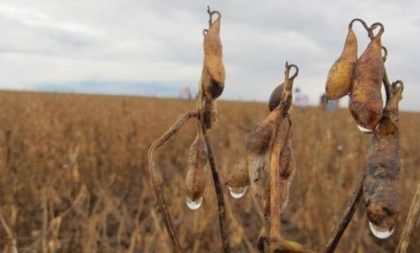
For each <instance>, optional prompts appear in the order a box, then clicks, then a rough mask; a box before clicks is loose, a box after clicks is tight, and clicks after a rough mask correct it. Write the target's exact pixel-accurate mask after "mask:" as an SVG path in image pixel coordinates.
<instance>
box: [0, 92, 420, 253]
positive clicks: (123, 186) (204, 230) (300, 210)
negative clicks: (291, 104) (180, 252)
mask: <svg viewBox="0 0 420 253" xmlns="http://www.w3.org/2000/svg"><path fill="white" fill-rule="evenodd" d="M0 104H1V106H0V214H1V216H2V217H3V218H4V219H3V221H4V222H2V224H0V251H3V252H6V251H7V250H8V249H10V247H11V246H12V244H13V241H12V240H11V239H10V238H9V235H8V234H7V233H6V230H5V229H4V228H5V227H8V228H9V229H10V233H11V235H12V236H13V238H14V239H15V240H16V244H17V247H18V248H19V252H40V251H41V250H42V249H44V250H45V249H47V248H50V249H54V248H56V249H57V252H171V245H170V241H169V238H168V236H167V233H166V230H165V227H164V224H163V221H162V219H161V216H160V213H159V212H158V209H157V203H156V200H155V196H154V193H153V190H152V188H151V183H150V182H149V179H148V172H147V150H148V147H149V145H150V144H151V142H152V141H153V140H154V139H156V138H158V137H159V136H160V135H161V134H162V133H163V132H164V131H166V129H167V128H168V127H169V126H170V125H171V124H172V123H173V122H174V121H175V119H176V118H177V116H178V115H179V114H181V113H183V112H186V111H188V110H191V109H192V108H194V102H192V101H183V100H176V99H158V98H141V97H122V96H121V97H118V96H93V95H74V94H55V93H28V92H0ZM218 110H219V120H218V122H217V124H216V126H215V128H214V130H212V131H211V132H210V138H211V141H212V143H213V148H214V153H215V156H216V162H217V167H218V169H219V171H220V173H221V178H222V181H223V182H225V180H226V179H227V175H228V171H229V170H230V169H231V168H233V167H234V166H235V165H236V164H237V163H239V162H240V161H241V160H243V159H244V158H245V145H244V144H245V137H246V134H247V133H248V132H249V131H250V130H251V129H252V128H253V127H255V125H256V124H257V123H258V122H259V121H260V120H261V119H262V118H264V116H265V115H266V114H267V108H266V105H265V104H262V103H253V102H227V101H222V102H219V104H218ZM291 114H292V120H293V144H294V150H295V158H296V171H297V172H296V175H295V177H294V180H293V182H292V187H291V197H290V200H289V205H288V207H287V209H286V211H285V213H284V221H283V223H284V226H283V230H284V233H285V236H286V237H287V239H291V240H296V241H299V242H301V243H303V244H304V245H306V246H308V247H309V248H312V249H313V250H315V251H321V250H322V249H323V248H324V247H325V245H326V243H327V240H328V238H329V236H330V235H331V233H332V229H333V228H334V226H335V224H337V221H338V219H339V218H340V216H341V214H342V212H343V209H344V207H345V204H346V202H347V199H348V198H349V196H350V194H351V192H352V191H353V189H354V187H355V185H356V183H357V181H358V179H359V176H360V174H361V173H362V170H363V164H364V160H365V158H366V151H367V147H368V142H369V138H370V136H369V135H365V134H362V133H360V132H359V131H358V130H357V128H356V126H355V124H354V123H353V120H352V119H351V117H350V115H349V113H348V111H347V110H346V109H340V110H339V111H338V112H337V113H334V114H328V113H326V112H324V111H322V110H321V109H319V108H316V107H310V108H307V109H306V110H305V111H301V110H298V109H294V110H293V111H292V112H291ZM400 126H401V127H400V128H401V156H402V171H401V205H402V210H403V212H402V215H401V217H400V222H399V224H398V227H397V228H396V230H395V232H394V235H393V236H392V237H391V238H390V239H389V240H378V239H375V238H374V237H373V236H372V235H371V234H370V232H369V228H368V225H367V219H366V216H365V214H364V208H363V206H362V205H361V206H360V208H359V209H358V211H357V212H356V215H355V217H354V219H353V221H352V222H351V224H350V226H349V228H348V229H347V231H346V232H345V234H344V237H343V239H342V241H341V242H340V244H339V247H338V249H337V252H343V253H344V252H358V253H359V252H393V249H394V248H395V247H396V245H397V243H398V238H399V233H400V232H401V229H402V227H403V224H404V222H405V218H406V215H407V211H408V208H409V205H410V201H411V198H412V197H413V194H414V192H415V186H416V183H417V182H418V181H419V180H420V170H419V169H418V165H419V164H420V154H419V150H420V142H419V140H420V114H418V113H409V112H403V113H401V120H400ZM194 135H195V124H194V123H193V122H190V123H188V124H187V125H186V126H185V127H184V128H183V129H182V130H181V132H180V133H179V134H178V135H176V136H175V137H174V138H173V139H172V140H171V141H170V142H169V143H168V144H167V146H165V147H164V148H163V149H162V150H161V152H160V155H159V161H160V167H161V168H162V170H163V171H164V178H165V179H166V182H168V184H167V190H166V193H167V196H168V200H169V202H170V210H171V212H172V214H173V216H174V221H175V225H176V229H177V231H178V233H179V236H180V240H181V244H182V246H183V247H184V248H185V249H186V252H220V251H221V242H220V238H219V233H218V231H219V227H218V221H217V220H218V219H217V206H216V198H215V193H214V189H213V187H212V180H211V174H210V170H208V181H207V185H206V190H205V194H204V202H203V205H202V207H201V208H200V209H199V210H197V211H191V210H189V209H188V208H187V206H186V204H185V193H184V179H185V176H186V169H185V167H186V163H187V152H188V148H189V145H190V144H191V142H192V140H193V138H194ZM225 199H226V203H227V209H228V221H229V233H230V236H231V244H232V245H231V246H232V248H233V249H234V252H254V251H255V244H256V239H257V236H258V234H259V229H260V227H261V222H262V220H261V214H260V213H259V211H258V209H257V208H256V206H255V204H254V201H253V200H252V198H251V195H250V194H246V195H245V196H244V197H243V198H241V199H239V200H236V199H233V198H231V197H230V196H229V192H228V190H227V187H225ZM5 225H6V226H5ZM409 252H420V226H417V229H416V231H415V233H414V238H413V239H412V241H411V246H410V249H409Z"/></svg>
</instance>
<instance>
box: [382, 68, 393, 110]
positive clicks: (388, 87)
mask: <svg viewBox="0 0 420 253" xmlns="http://www.w3.org/2000/svg"><path fill="white" fill-rule="evenodd" d="M382 82H383V84H384V87H385V95H386V104H388V101H389V100H390V99H391V83H390V82H389V78H388V74H387V72H386V68H385V67H384V77H383V80H382Z"/></svg>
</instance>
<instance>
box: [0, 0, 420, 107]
mask: <svg viewBox="0 0 420 253" xmlns="http://www.w3.org/2000/svg"><path fill="white" fill-rule="evenodd" d="M208 4H210V5H212V6H213V7H214V8H217V9H218V10H220V11H221V12H222V13H223V21H222V22H223V24H222V40H223V45H224V61H225V64H226V70H227V84H226V89H225V93H224V95H223V97H225V98H238V97H240V98H242V99H250V100H254V99H257V100H266V98H267V97H268V96H269V94H270V92H271V90H272V89H273V88H274V87H275V86H276V85H277V84H278V83H279V82H281V80H282V78H283V77H282V75H283V66H284V62H285V61H286V60H288V61H290V62H293V63H296V64H298V65H299V66H300V69H301V74H300V76H299V78H298V79H297V80H296V85H297V86H299V87H300V88H301V89H302V90H303V91H304V92H306V93H308V95H309V96H310V100H311V102H312V103H316V102H317V101H318V97H319V95H320V94H321V93H322V92H323V90H324V82H325V78H326V74H327V72H328V69H329V67H330V66H331V64H332V63H333V62H334V60H335V59H336V58H337V57H338V56H339V54H340V53H341V50H342V47H343V43H344V39H345V35H346V32H347V24H348V22H349V21H350V20H351V19H352V18H354V17H360V18H363V19H365V20H366V21H367V22H369V23H372V22H374V21H380V22H382V23H384V25H385V27H386V31H385V33H384V36H383V44H384V45H386V46H387V47H388V50H389V51H390V55H389V59H388V61H387V63H386V66H387V69H388V72H389V75H390V77H391V79H403V80H404V81H405V83H406V86H407V87H406V90H405V100H404V101H403V103H402V108H403V109H410V110H420V102H418V101H417V99H416V94H419V92H420V86H419V85H417V83H418V82H419V80H418V79H419V78H418V74H417V64H416V62H417V61H416V60H417V59H419V57H420V51H419V50H416V48H417V47H416V46H417V45H419V43H420V38H419V37H418V34H420V18H419V17H418V13H417V10H419V9H420V8H419V7H420V3H418V1H414V0H408V1H400V2H396V1H391V0H385V1H379V0H370V1H364V2H357V3H356V2H354V1H347V0H346V1H343V0H342V1H332V0H330V1H323V2H322V4H321V3H319V2H316V1H303V0H297V1H277V0H267V1H264V2H263V3H262V2H259V1H252V0H241V1H239V0H232V1H222V0H207V1H202V0H199V1H197V0H185V1H163V0H119V1H105V2H104V1H99V0H83V1H82V0H74V1H55V0H26V1H25V0H13V1H11V0H6V1H2V2H1V3H0V30H1V31H2V36H1V38H0V68H1V69H2V71H0V87H2V88H28V89H30V88H36V84H39V83H55V84H56V85H58V86H59V85H66V84H67V85H68V84H69V83H72V82H79V81H83V80H104V81H108V82H107V85H108V86H109V84H110V83H111V84H112V83H115V85H116V88H115V90H118V85H119V84H121V83H124V80H130V81H131V80H138V81H139V82H140V83H144V82H147V81H149V82H152V83H154V82H158V83H167V84H168V85H169V87H174V88H176V87H179V88H181V87H182V86H183V85H196V84H197V83H198V81H199V78H200V73H201V64H202V35H201V31H202V29H203V28H205V26H206V25H207V14H206V13H205V8H206V6H207V5H208ZM355 30H356V33H357V34H358V35H359V38H360V41H359V44H360V48H359V51H360V53H361V52H362V51H363V49H364V47H365V46H366V45H367V43H368V40H367V38H366V36H365V32H364V31H363V30H362V29H361V28H360V27H355ZM114 81H115V82H114ZM82 83H83V82H82ZM108 89H109V88H108ZM122 89H124V90H127V89H126V87H124V88H123V87H122ZM343 104H344V103H343Z"/></svg>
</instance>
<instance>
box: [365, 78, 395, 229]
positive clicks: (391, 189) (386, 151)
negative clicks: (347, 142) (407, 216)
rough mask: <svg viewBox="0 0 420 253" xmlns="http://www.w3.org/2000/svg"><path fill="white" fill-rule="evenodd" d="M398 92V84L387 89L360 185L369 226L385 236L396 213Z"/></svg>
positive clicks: (392, 224)
mask: <svg viewBox="0 0 420 253" xmlns="http://www.w3.org/2000/svg"><path fill="white" fill-rule="evenodd" d="M398 84H401V85H398ZM402 90H403V85H402V83H400V81H397V82H396V83H394V84H393V85H392V87H391V98H390V100H389V101H388V104H387V106H386V107H385V109H384V116H383V117H382V119H381V120H380V122H379V126H378V128H377V129H376V130H375V132H374V135H373V136H372V139H371V142H370V146H369V151H368V158H367V164H366V180H365V183H364V186H363V197H364V203H365V206H366V210H367V216H368V219H369V222H370V223H371V227H372V225H373V226H374V227H373V228H374V229H375V230H377V231H387V232H388V236H389V235H391V233H392V231H393V228H394V226H395V224H396V222H397V216H398V214H399V212H400V208H399V206H400V204H399V201H398V200H399V196H398V180H399V174H400V145H399V129H398V102H399V101H400V100H401V98H402Z"/></svg>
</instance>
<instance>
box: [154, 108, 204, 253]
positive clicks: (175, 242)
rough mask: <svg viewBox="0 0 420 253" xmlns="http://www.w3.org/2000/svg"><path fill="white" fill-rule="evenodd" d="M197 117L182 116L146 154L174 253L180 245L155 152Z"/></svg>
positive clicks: (187, 114) (190, 113)
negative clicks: (190, 120)
mask: <svg viewBox="0 0 420 253" xmlns="http://www.w3.org/2000/svg"><path fill="white" fill-rule="evenodd" d="M197 116H198V113H197V112H187V113H184V114H182V115H181V116H180V117H179V118H178V119H177V120H176V121H175V123H174V124H173V125H172V126H171V127H170V128H169V129H168V130H167V131H166V132H165V133H164V134H163V135H162V136H161V137H160V138H159V139H157V140H156V141H154V142H153V143H152V145H151V146H150V148H149V153H148V161H149V173H150V176H151V178H152V184H153V189H154V191H155V194H156V197H157V199H158V205H159V209H160V211H161V213H162V216H163V220H164V222H165V226H166V230H167V231H168V234H169V237H170V239H171V242H172V246H173V251H174V252H176V253H180V252H182V250H181V244H180V242H179V239H178V236H177V234H176V231H175V228H174V224H173V221H172V217H171V214H170V212H169V209H168V204H167V202H166V198H165V194H164V191H163V187H164V182H163V179H162V178H161V175H160V172H159V169H158V166H157V165H156V152H157V151H158V149H159V148H160V147H162V145H163V144H165V142H167V141H168V140H169V139H170V138H171V137H172V136H174V135H175V134H176V133H177V132H178V131H179V130H180V129H181V127H182V126H183V125H184V124H185V123H186V122H187V121H188V120H189V119H190V118H193V117H197Z"/></svg>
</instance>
